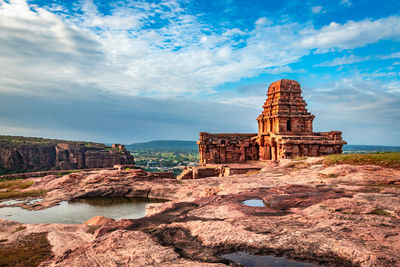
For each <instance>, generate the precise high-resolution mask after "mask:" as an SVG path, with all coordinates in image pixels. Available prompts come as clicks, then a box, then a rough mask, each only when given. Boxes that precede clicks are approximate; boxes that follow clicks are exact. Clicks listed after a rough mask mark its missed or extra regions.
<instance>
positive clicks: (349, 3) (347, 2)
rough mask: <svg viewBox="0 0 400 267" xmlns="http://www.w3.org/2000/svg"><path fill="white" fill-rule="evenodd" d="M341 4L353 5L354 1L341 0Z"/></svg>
mask: <svg viewBox="0 0 400 267" xmlns="http://www.w3.org/2000/svg"><path fill="white" fill-rule="evenodd" d="M340 4H341V5H345V6H351V5H352V4H353V3H352V2H351V1H350V0H341V1H340Z"/></svg>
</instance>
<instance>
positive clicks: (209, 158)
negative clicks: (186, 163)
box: [197, 132, 258, 165]
mask: <svg viewBox="0 0 400 267" xmlns="http://www.w3.org/2000/svg"><path fill="white" fill-rule="evenodd" d="M256 136H257V134H255V133H254V134H225V133H218V134H212V133H205V132H202V133H200V139H199V141H198V142H197V144H198V145H199V154H200V165H204V164H208V163H233V162H245V161H246V160H257V159H258V145H257V144H256V143H255V142H254V141H253V140H252V138H254V137H256Z"/></svg>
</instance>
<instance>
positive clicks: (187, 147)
mask: <svg viewBox="0 0 400 267" xmlns="http://www.w3.org/2000/svg"><path fill="white" fill-rule="evenodd" d="M125 147H126V149H128V150H147V151H149V150H154V151H170V152H178V151H193V150H195V151H197V143H196V141H181V140H156V141H150V142H146V143H136V144H131V145H126V146H125Z"/></svg>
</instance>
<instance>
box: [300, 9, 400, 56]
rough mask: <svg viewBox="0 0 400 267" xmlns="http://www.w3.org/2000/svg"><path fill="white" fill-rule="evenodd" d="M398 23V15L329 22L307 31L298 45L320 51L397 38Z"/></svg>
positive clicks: (399, 31)
mask: <svg viewBox="0 0 400 267" xmlns="http://www.w3.org/2000/svg"><path fill="white" fill-rule="evenodd" d="M398 25H400V17H399V16H391V17H387V18H382V19H378V20H371V19H365V20H362V21H348V22H346V23H345V24H338V23H335V22H331V23H330V24H329V25H328V26H324V27H322V28H321V29H319V30H310V31H307V32H306V36H305V38H304V39H303V40H302V41H301V42H300V46H301V47H304V48H310V49H313V48H317V49H320V50H322V51H324V50H325V51H326V50H329V49H335V48H339V49H352V48H356V47H361V46H364V45H367V44H372V43H375V42H378V41H380V40H383V39H389V38H397V39H398V38H399V37H400V27H399V26H398Z"/></svg>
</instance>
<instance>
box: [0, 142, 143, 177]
mask: <svg viewBox="0 0 400 267" xmlns="http://www.w3.org/2000/svg"><path fill="white" fill-rule="evenodd" d="M16 138H17V137H16ZM18 138H20V139H21V140H19V139H18V140H19V141H20V142H18V143H10V142H6V141H0V169H5V170H7V171H36V170H50V169H61V170H70V169H86V168H87V169H93V168H105V167H113V166H114V165H116V164H122V165H126V164H134V163H135V161H134V159H133V156H132V155H131V154H130V153H129V152H128V151H126V149H125V147H124V146H122V145H118V146H117V147H116V148H115V149H112V150H110V148H108V147H107V146H105V145H103V144H95V143H87V144H86V143H82V142H73V141H65V142H60V140H47V139H46V142H44V143H40V142H37V143H29V142H27V143H24V141H23V140H24V139H23V138H22V137H18Z"/></svg>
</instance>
